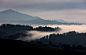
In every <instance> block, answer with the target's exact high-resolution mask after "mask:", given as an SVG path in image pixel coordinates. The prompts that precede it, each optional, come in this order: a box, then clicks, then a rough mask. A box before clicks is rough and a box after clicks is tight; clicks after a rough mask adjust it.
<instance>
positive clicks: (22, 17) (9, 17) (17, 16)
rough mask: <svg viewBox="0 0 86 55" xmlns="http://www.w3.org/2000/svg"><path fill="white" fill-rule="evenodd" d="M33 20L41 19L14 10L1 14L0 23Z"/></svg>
mask: <svg viewBox="0 0 86 55" xmlns="http://www.w3.org/2000/svg"><path fill="white" fill-rule="evenodd" d="M33 19H41V18H39V17H33V16H30V15H27V14H22V13H19V12H17V11H14V10H12V9H9V10H5V11H2V12H0V21H26V20H33Z"/></svg>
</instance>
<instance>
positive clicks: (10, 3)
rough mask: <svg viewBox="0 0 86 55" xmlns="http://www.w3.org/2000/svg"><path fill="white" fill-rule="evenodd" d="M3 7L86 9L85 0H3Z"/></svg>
mask: <svg viewBox="0 0 86 55" xmlns="http://www.w3.org/2000/svg"><path fill="white" fill-rule="evenodd" d="M1 2H2V5H1V7H4V8H20V9H31V10H35V9H38V10H60V9H86V6H85V5H86V3H85V0H22V1H21V0H2V1H1Z"/></svg>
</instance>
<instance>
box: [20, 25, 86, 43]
mask: <svg viewBox="0 0 86 55" xmlns="http://www.w3.org/2000/svg"><path fill="white" fill-rule="evenodd" d="M32 26H33V27H34V28H35V27H37V26H34V25H32ZM39 26H49V27H53V28H55V27H59V28H61V29H62V30H60V31H54V32H40V31H28V34H29V33H30V34H32V36H27V37H24V38H19V40H24V41H26V40H27V41H30V40H35V39H40V38H42V37H44V36H46V35H50V34H53V33H54V34H57V33H59V34H62V33H66V32H69V31H76V32H78V33H85V32H86V25H39Z"/></svg>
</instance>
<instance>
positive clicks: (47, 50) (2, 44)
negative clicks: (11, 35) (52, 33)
mask: <svg viewBox="0 0 86 55" xmlns="http://www.w3.org/2000/svg"><path fill="white" fill-rule="evenodd" d="M3 49H5V50H4V52H11V53H12V52H15V53H16V54H18V53H20V54H22V53H24V52H25V53H26V52H28V53H29V54H34V53H35V54H63V53H64V54H68V55H69V54H81V55H82V54H84V53H80V52H76V51H65V50H61V49H59V48H58V47H53V46H51V45H46V44H41V43H30V42H24V41H19V40H9V39H0V50H3ZM1 52H3V51H1ZM17 52H18V53H17Z"/></svg>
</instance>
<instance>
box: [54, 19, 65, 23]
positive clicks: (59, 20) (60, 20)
mask: <svg viewBox="0 0 86 55" xmlns="http://www.w3.org/2000/svg"><path fill="white" fill-rule="evenodd" d="M54 21H58V22H62V23H66V22H65V21H64V20H62V19H55V20H54Z"/></svg>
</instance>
